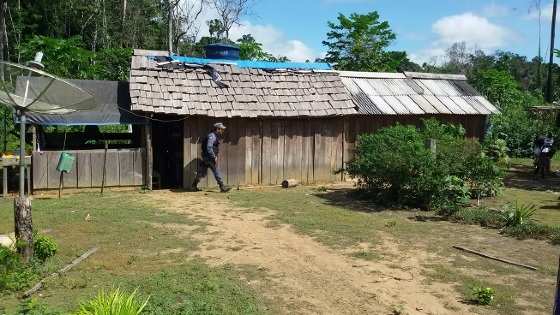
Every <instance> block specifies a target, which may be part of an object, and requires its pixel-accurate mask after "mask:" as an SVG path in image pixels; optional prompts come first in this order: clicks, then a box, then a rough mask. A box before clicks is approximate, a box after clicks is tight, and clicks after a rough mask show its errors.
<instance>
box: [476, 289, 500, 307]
mask: <svg viewBox="0 0 560 315" xmlns="http://www.w3.org/2000/svg"><path fill="white" fill-rule="evenodd" d="M494 294H495V292H494V289H492V288H482V287H473V288H472V289H471V295H472V301H473V302H475V303H476V304H479V305H490V303H492V301H493V300H494Z"/></svg>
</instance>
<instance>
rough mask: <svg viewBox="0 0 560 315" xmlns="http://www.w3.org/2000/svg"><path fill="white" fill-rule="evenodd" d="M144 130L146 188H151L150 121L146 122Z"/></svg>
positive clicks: (152, 157) (151, 150)
mask: <svg viewBox="0 0 560 315" xmlns="http://www.w3.org/2000/svg"><path fill="white" fill-rule="evenodd" d="M144 128H145V132H144V136H145V145H146V189H148V190H152V189H153V186H152V185H153V183H152V172H153V167H154V165H153V164H154V156H153V148H152V123H151V122H148V124H147V125H146V126H145V127H144Z"/></svg>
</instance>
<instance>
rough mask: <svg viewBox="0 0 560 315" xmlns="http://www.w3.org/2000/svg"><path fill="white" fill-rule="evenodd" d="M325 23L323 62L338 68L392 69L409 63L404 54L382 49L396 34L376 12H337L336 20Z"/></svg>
mask: <svg viewBox="0 0 560 315" xmlns="http://www.w3.org/2000/svg"><path fill="white" fill-rule="evenodd" d="M328 26H329V28H330V31H329V32H328V33H327V40H325V41H323V45H325V46H326V47H327V49H328V51H327V56H326V57H325V61H326V62H329V63H331V64H334V65H335V67H336V69H338V70H353V71H395V70H396V69H397V68H398V67H399V66H400V64H401V63H404V62H407V63H409V64H410V63H411V62H410V60H408V58H406V53H396V52H393V53H387V52H386V51H385V49H386V48H387V47H389V45H390V44H391V42H393V41H394V40H395V38H396V35H395V33H393V31H392V30H391V27H390V25H389V23H388V22H387V21H380V17H379V13H377V11H373V12H370V13H367V14H358V13H352V14H350V16H345V15H344V14H339V15H338V18H337V22H336V23H335V22H329V23H328Z"/></svg>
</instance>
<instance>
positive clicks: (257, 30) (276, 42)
mask: <svg viewBox="0 0 560 315" xmlns="http://www.w3.org/2000/svg"><path fill="white" fill-rule="evenodd" d="M338 1H339V0H338ZM217 17H218V15H217V14H216V12H215V10H214V9H213V8H210V7H206V9H205V10H204V11H203V12H202V14H201V16H200V19H199V21H200V32H199V34H198V36H199V38H200V37H202V36H208V35H209V33H208V26H207V25H206V21H208V20H211V19H215V18H217ZM245 34H251V35H253V37H254V38H255V40H256V41H257V42H259V43H262V45H263V49H264V50H265V51H266V52H268V53H271V54H272V55H274V56H277V57H280V56H285V57H288V58H289V59H290V60H293V61H306V60H310V61H313V60H315V58H316V57H318V56H319V53H317V52H315V51H313V49H311V48H310V47H309V46H307V45H306V44H305V43H304V42H303V41H301V40H299V39H297V38H289V37H288V36H287V35H286V34H285V33H284V32H282V31H281V30H279V29H278V28H276V27H275V26H273V25H270V24H266V25H265V24H253V23H251V22H250V21H242V22H241V23H240V25H234V26H233V27H232V29H231V30H230V34H229V37H230V39H231V40H233V41H235V40H237V39H238V38H241V36H243V35H245Z"/></svg>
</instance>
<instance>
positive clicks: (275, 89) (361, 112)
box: [130, 50, 498, 188]
mask: <svg viewBox="0 0 560 315" xmlns="http://www.w3.org/2000/svg"><path fill="white" fill-rule="evenodd" d="M130 99H131V107H130V108H131V110H132V111H134V112H135V113H137V114H139V115H145V116H148V117H150V118H151V119H150V121H151V125H148V126H147V131H146V132H145V135H146V141H145V143H146V154H147V157H146V162H147V171H146V172H147V174H146V180H145V181H146V183H147V185H148V186H149V187H151V185H152V182H153V183H154V185H155V186H156V187H158V186H159V187H184V188H189V187H190V185H191V184H192V181H193V179H194V177H195V175H196V173H197V167H198V160H199V159H200V156H201V152H200V151H201V149H200V143H201V140H202V139H203V137H205V136H206V135H207V133H208V132H209V130H210V128H211V126H212V124H213V123H214V122H218V121H219V122H223V123H224V124H225V125H226V126H227V132H226V134H225V139H224V142H223V145H222V147H221V151H220V156H219V161H218V163H219V165H220V168H221V170H222V173H223V175H224V178H225V181H226V183H227V184H228V185H232V186H237V185H276V184H279V183H280V182H281V181H282V180H283V179H286V178H294V179H297V180H299V181H301V182H302V183H304V184H312V183H327V182H336V181H341V180H344V179H345V178H344V174H343V173H340V172H337V171H339V170H341V169H343V168H344V165H345V163H346V162H348V161H350V160H351V159H352V155H353V150H354V148H355V144H356V138H357V136H358V135H359V134H361V133H366V132H373V131H375V130H377V129H379V128H382V127H386V126H390V125H393V124H395V123H401V124H414V125H419V124H421V120H422V119H423V118H428V117H436V118H438V119H441V120H443V121H448V122H453V123H459V124H462V125H463V126H464V127H465V129H466V130H467V134H468V135H469V136H470V137H482V136H483V134H484V130H485V125H486V121H487V118H488V116H489V115H491V114H494V113H497V112H498V110H497V109H496V107H494V106H493V105H492V104H490V103H489V102H488V101H487V100H486V99H485V98H484V97H482V96H481V95H480V93H478V92H477V91H476V90H474V89H473V88H472V87H471V86H470V85H469V84H468V83H467V81H466V78H465V77H464V76H458V75H436V74H423V73H404V74H401V73H364V72H336V71H332V70H324V69H314V68H313V67H312V66H311V67H307V68H306V67H305V65H304V66H301V68H300V67H299V66H293V67H292V66H291V65H288V66H286V65H285V64H277V66H276V67H275V65H274V64H273V63H262V62H261V63H259V62H256V63H254V64H251V63H243V64H240V63H237V62H229V61H223V60H215V61H212V60H208V59H196V58H190V59H189V58H186V59H180V58H170V57H168V56H167V53H166V52H160V51H145V50H135V52H134V56H133V57H132V64H131V73H130ZM201 184H202V185H207V186H213V185H215V182H214V179H213V178H212V177H211V176H210V177H209V178H207V180H206V182H204V183H201Z"/></svg>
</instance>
